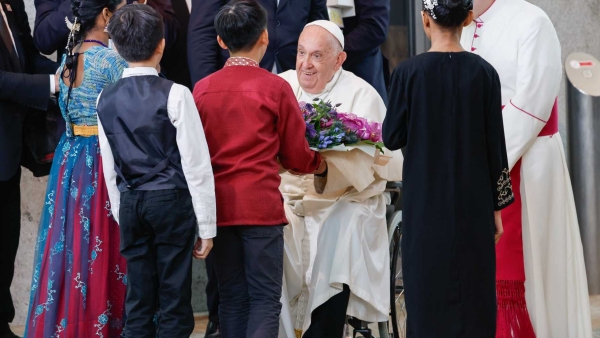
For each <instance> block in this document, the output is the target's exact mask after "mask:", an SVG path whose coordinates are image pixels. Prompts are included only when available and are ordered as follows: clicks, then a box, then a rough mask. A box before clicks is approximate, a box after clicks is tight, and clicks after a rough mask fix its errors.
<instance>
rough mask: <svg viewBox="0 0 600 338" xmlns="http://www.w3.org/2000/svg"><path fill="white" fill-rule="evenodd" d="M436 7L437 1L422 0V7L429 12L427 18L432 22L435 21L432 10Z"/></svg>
mask: <svg viewBox="0 0 600 338" xmlns="http://www.w3.org/2000/svg"><path fill="white" fill-rule="evenodd" d="M437 5H438V2H437V0H423V7H424V8H425V9H426V10H427V11H428V12H429V16H431V17H432V18H433V19H434V20H436V19H437V17H436V16H435V13H434V11H433V9H434V8H435V7H436V6H437Z"/></svg>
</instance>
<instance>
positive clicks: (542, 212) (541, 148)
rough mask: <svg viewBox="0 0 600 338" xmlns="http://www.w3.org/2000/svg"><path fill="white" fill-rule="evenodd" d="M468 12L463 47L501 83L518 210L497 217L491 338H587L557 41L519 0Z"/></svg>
mask: <svg viewBox="0 0 600 338" xmlns="http://www.w3.org/2000/svg"><path fill="white" fill-rule="evenodd" d="M474 4H475V8H474V14H475V18H476V19H475V20H474V22H473V23H472V24H471V25H470V26H469V27H467V28H466V29H465V30H464V31H463V35H462V38H461V43H462V45H463V47H464V48H465V49H466V50H470V51H471V52H473V53H476V54H478V55H480V56H482V57H483V58H484V59H485V60H486V61H488V62H489V63H491V64H492V66H494V68H495V69H496V70H497V72H498V74H499V76H500V82H501V84H502V105H503V106H504V109H503V119H504V129H505V137H506V148H507V153H508V162H509V165H510V169H511V178H512V182H513V190H514V192H515V195H516V201H518V202H519V203H514V204H513V206H514V208H513V209H512V210H510V208H507V209H506V210H503V211H502V218H503V223H504V237H503V238H502V240H501V241H500V243H499V244H498V246H497V247H496V254H497V274H496V282H497V284H496V285H497V296H498V317H497V318H498V331H497V332H498V333H497V337H498V338H504V337H511V338H523V337H533V336H534V335H535V336H537V337H539V338H589V337H592V329H591V319H590V305H589V295H588V288H587V280H586V272H585V266H584V261H583V250H582V245H581V237H580V234H579V227H578V222H577V215H576V213H575V204H574V200H573V193H572V188H571V182H570V179H569V172H568V169H567V166H566V161H565V155H564V150H563V143H562V140H561V137H560V134H559V133H558V109H557V107H558V106H557V99H556V98H557V95H558V93H559V89H560V83H561V77H562V63H561V47H560V42H559V40H558V37H557V35H556V31H555V29H554V27H553V25H552V22H551V21H550V19H549V18H548V16H547V15H546V13H544V12H543V11H542V10H541V9H540V8H538V7H536V6H534V5H532V4H530V3H528V2H526V1H525V0H495V1H494V0H475V3H474ZM519 182H520V183H519ZM517 195H518V196H517ZM523 285H524V287H523ZM523 294H524V295H523ZM519 298H520V299H519ZM525 300H526V307H525ZM519 307H521V309H519ZM527 312H528V313H529V318H530V319H531V324H532V325H528V321H529V320H528V319H527ZM528 327H529V328H528ZM531 327H533V330H531ZM533 331H535V333H533Z"/></svg>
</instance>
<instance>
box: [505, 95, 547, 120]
mask: <svg viewBox="0 0 600 338" xmlns="http://www.w3.org/2000/svg"><path fill="white" fill-rule="evenodd" d="M510 104H511V105H512V106H513V107H515V108H517V109H518V110H520V111H522V112H523V113H525V114H527V115H529V116H531V117H533V118H534V119H537V120H540V121H542V122H544V123H548V121H544V120H542V119H541V118H539V117H537V116H535V115H533V114H530V113H528V112H526V111H524V110H523V109H521V108H519V107H517V106H515V104H514V103H513V102H512V100H510Z"/></svg>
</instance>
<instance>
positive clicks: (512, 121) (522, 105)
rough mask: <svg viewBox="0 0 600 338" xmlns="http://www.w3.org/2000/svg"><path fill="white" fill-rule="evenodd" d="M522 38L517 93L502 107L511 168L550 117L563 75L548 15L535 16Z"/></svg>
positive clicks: (553, 30) (557, 47) (556, 38)
mask: <svg viewBox="0 0 600 338" xmlns="http://www.w3.org/2000/svg"><path fill="white" fill-rule="evenodd" d="M521 39H522V40H521V41H520V42H519V53H518V55H519V56H518V64H517V70H516V71H517V86H516V94H515V96H514V97H513V98H512V99H511V100H510V101H509V102H507V103H506V106H505V107H504V111H503V118H504V130H505V137H506V151H507V154H508V164H509V168H510V169H511V170H512V168H513V166H514V165H515V164H516V163H517V161H518V160H519V159H520V158H521V156H523V154H524V153H525V152H526V151H527V150H528V149H529V147H530V146H531V145H532V144H533V142H534V141H535V139H536V138H537V136H538V135H539V133H540V132H541V131H542V129H543V128H544V126H545V125H546V122H547V121H548V119H549V118H550V114H551V111H552V107H553V105H554V102H555V99H556V97H557V95H558V92H559V89H560V81H561V77H562V63H561V56H560V42H559V41H558V36H557V35H556V31H555V29H554V26H552V23H551V22H550V19H549V18H548V17H546V16H539V17H537V18H534V19H532V21H531V24H530V26H529V29H528V30H527V32H526V33H524V34H523V35H522V36H521Z"/></svg>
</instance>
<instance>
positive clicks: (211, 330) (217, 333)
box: [204, 322, 221, 338]
mask: <svg viewBox="0 0 600 338" xmlns="http://www.w3.org/2000/svg"><path fill="white" fill-rule="evenodd" d="M204 338H221V330H220V329H219V324H217V323H214V322H208V325H207V326H206V333H205V334H204Z"/></svg>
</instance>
